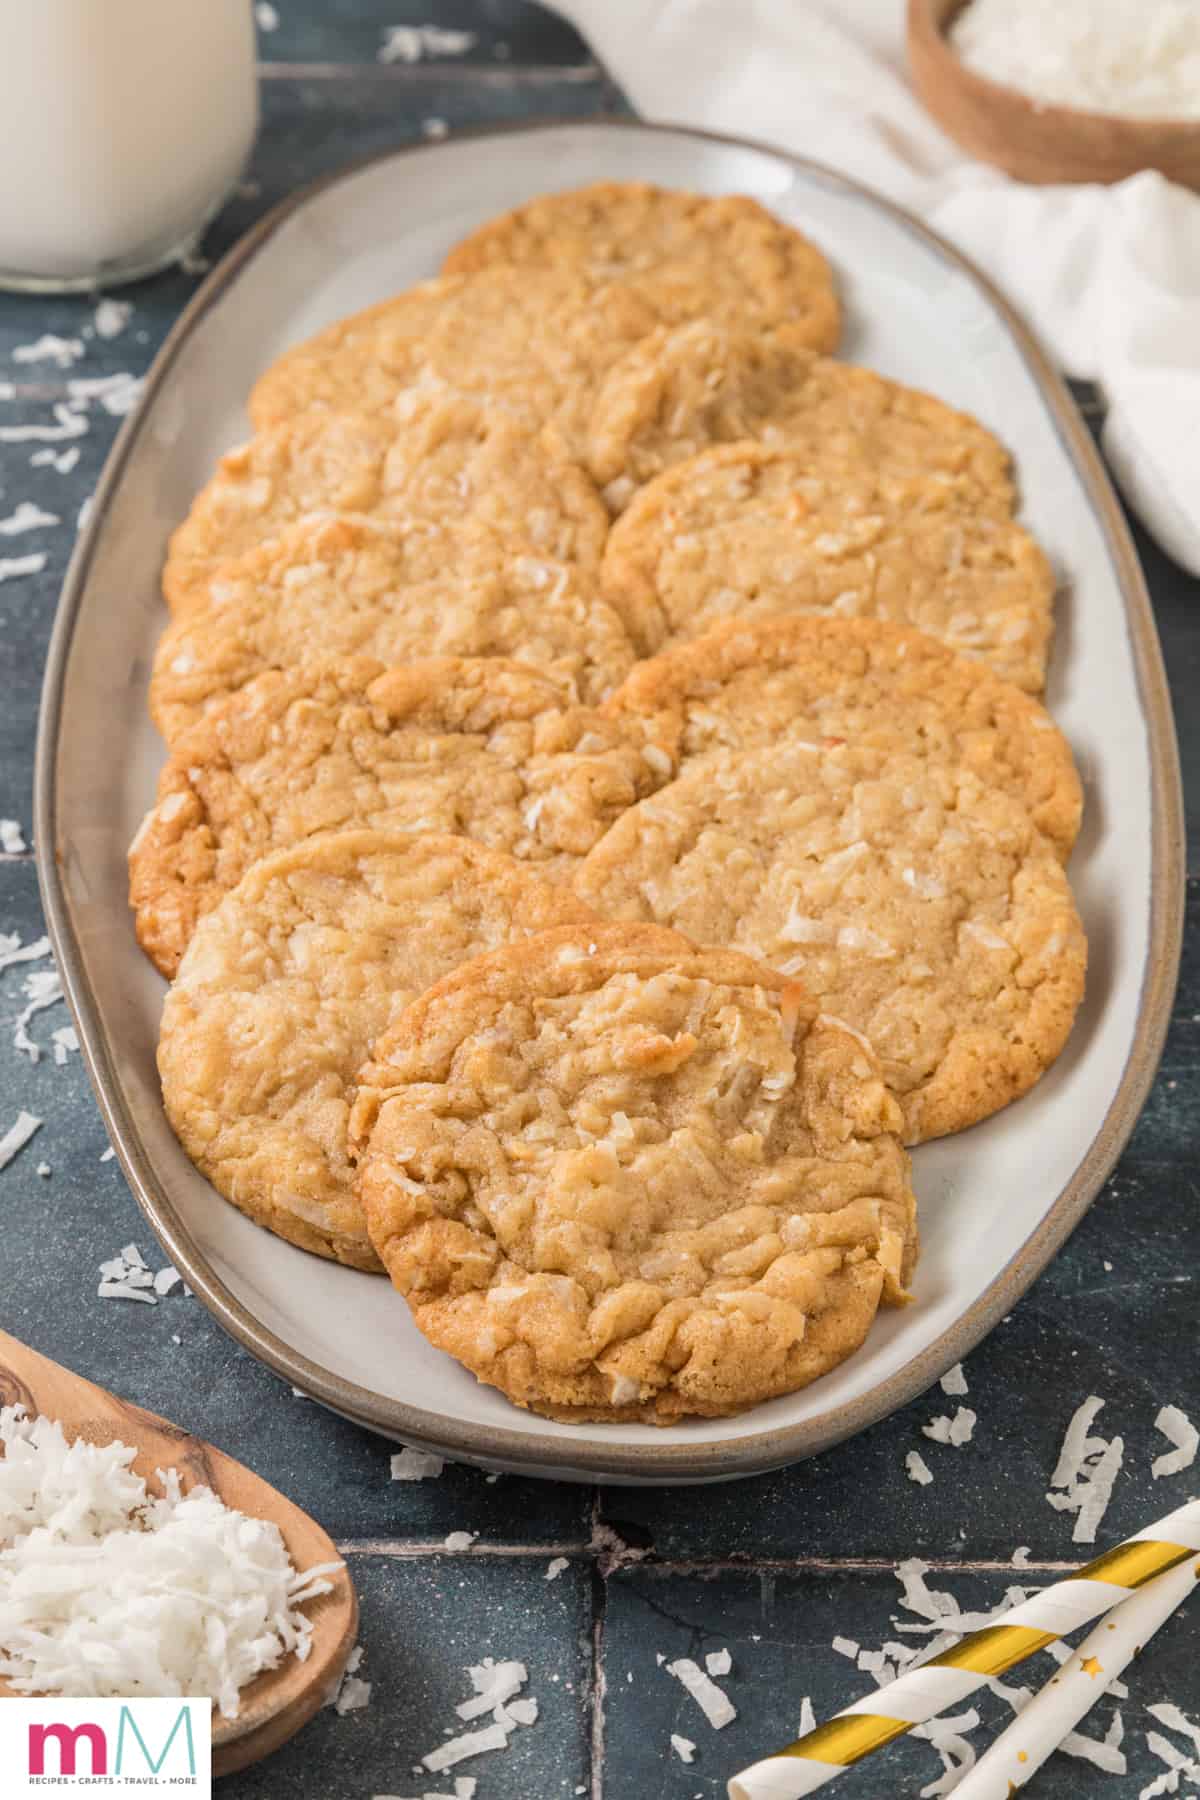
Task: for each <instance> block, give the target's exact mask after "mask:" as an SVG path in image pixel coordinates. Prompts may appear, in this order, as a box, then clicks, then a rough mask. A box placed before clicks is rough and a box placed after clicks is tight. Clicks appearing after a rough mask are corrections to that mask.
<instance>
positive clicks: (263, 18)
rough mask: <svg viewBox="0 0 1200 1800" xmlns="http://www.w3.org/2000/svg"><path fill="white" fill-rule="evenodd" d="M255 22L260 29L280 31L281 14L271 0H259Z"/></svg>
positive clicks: (255, 10) (255, 9) (255, 11)
mask: <svg viewBox="0 0 1200 1800" xmlns="http://www.w3.org/2000/svg"><path fill="white" fill-rule="evenodd" d="M254 22H255V24H256V25H257V26H258V29H259V30H260V31H278V30H279V14H278V13H277V12H276V11H275V8H274V7H273V6H272V5H271V4H270V0H258V4H257V6H256V7H255V8H254Z"/></svg>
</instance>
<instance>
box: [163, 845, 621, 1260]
mask: <svg viewBox="0 0 1200 1800" xmlns="http://www.w3.org/2000/svg"><path fill="white" fill-rule="evenodd" d="M587 916H588V915H587V910H586V908H584V907H583V906H582V905H581V903H580V902H579V901H577V900H574V899H573V898H572V897H571V896H570V895H569V894H567V893H565V892H564V891H563V890H561V889H556V888H551V887H547V886H545V885H544V884H543V883H542V882H540V881H539V880H538V879H537V877H536V875H535V874H534V873H533V872H532V871H531V870H529V869H525V868H523V867H522V866H521V865H520V864H519V863H514V862H512V861H510V860H509V858H508V857H506V856H501V855H499V854H497V853H496V852H495V851H491V850H486V849H484V848H483V847H482V846H481V845H478V844H468V843H465V842H463V841H462V840H461V839H457V838H444V837H435V836H421V837H418V836H405V835H404V834H403V833H401V832H391V833H389V832H378V831H352V832H344V833H338V834H336V835H332V836H326V837H320V838H313V839H310V840H309V841H308V842H306V843H303V844H300V845H297V846H296V847H294V848H293V849H291V850H285V851H283V852H281V853H280V854H278V855H276V856H272V857H268V858H267V859H265V860H264V861H262V862H260V863H257V864H256V865H255V866H254V868H253V869H251V870H250V872H249V874H248V875H247V876H246V877H245V879H244V880H243V881H242V882H241V883H240V884H239V885H238V887H236V888H235V889H234V891H233V892H232V893H231V894H228V895H226V897H225V900H224V901H223V903H222V904H221V905H220V906H219V907H218V908H217V909H216V911H215V912H211V913H209V915H208V917H207V918H206V919H205V920H204V921H203V922H202V924H201V926H200V929H199V930H198V931H197V933H196V936H195V938H194V940H193V942H192V946H191V949H190V950H189V952H188V954H187V956H185V957H184V959H183V963H182V966H181V967H180V971H179V977H178V980H177V981H176V982H175V985H174V986H173V987H172V988H171V990H170V992H169V993H168V995H167V997H166V1002H165V1005H164V1007H163V1018H162V1032H161V1036H160V1040H159V1050H158V1066H159V1073H160V1074H161V1076H162V1085H163V1100H164V1103H165V1105H166V1109H167V1116H168V1117H169V1119H170V1121H171V1125H172V1127H173V1128H174V1130H175V1133H176V1135H177V1137H178V1138H179V1141H180V1143H181V1144H182V1145H183V1147H184V1149H185V1150H186V1151H187V1153H188V1155H189V1156H190V1157H191V1159H192V1161H193V1162H194V1163H195V1164H196V1167H197V1168H198V1169H200V1170H201V1171H202V1173H203V1174H205V1175H207V1177H208V1179H209V1180H210V1181H211V1182H212V1184H213V1186H214V1187H216V1188H217V1189H218V1190H219V1192H220V1193H222V1194H224V1196H225V1198H226V1199H227V1200H231V1201H232V1202H233V1204H234V1205H235V1206H237V1207H240V1209H241V1210H242V1212H244V1213H248V1214H249V1215H250V1217H251V1218H252V1219H254V1220H256V1221H257V1222H258V1224H260V1225H266V1226H268V1227H269V1229H270V1230H272V1231H274V1232H276V1233H277V1234H278V1236H280V1237H284V1238H287V1239H289V1240H290V1241H291V1242H292V1243H293V1244H299V1245H301V1246H302V1248H304V1249H305V1250H315V1251H316V1252H317V1253H318V1255H321V1256H328V1257H332V1258H333V1259H334V1260H335V1261H337V1262H343V1263H350V1264H352V1265H353V1266H354V1267H355V1268H359V1269H378V1268H379V1263H378V1260H377V1259H376V1257H375V1254H374V1252H373V1251H372V1249H371V1245H370V1243H369V1241H368V1238H367V1234H366V1229H365V1225H364V1222H363V1217H362V1212H361V1209H360V1207H359V1204H358V1201H357V1200H356V1198H355V1195H354V1188H353V1165H352V1161H351V1157H350V1151H349V1146H348V1142H347V1123H348V1120H349V1115H350V1106H351V1101H352V1098H353V1093H354V1081H355V1076H356V1074H357V1071H358V1068H359V1066H360V1064H361V1063H362V1062H363V1061H364V1060H365V1058H366V1055H367V1052H368V1050H369V1048H370V1045H371V1044H372V1043H373V1041H374V1040H375V1038H377V1037H379V1036H380V1035H381V1034H382V1033H384V1032H386V1031H387V1030H388V1028H389V1026H390V1025H391V1024H392V1023H393V1021H394V1020H395V1019H396V1018H397V1017H398V1015H399V1013H400V1012H401V1011H402V1009H403V1007H404V1006H405V1004H406V1002H407V1001H409V1000H410V999H413V998H414V997H415V996H416V995H418V994H420V993H421V992H422V991H423V990H424V989H425V988H426V987H428V986H429V985H430V984H431V983H432V982H434V981H436V980H438V979H439V978H440V977H441V976H443V975H446V974H448V973H449V971H450V970H452V969H454V968H456V967H457V965H458V964H459V963H460V962H464V961H466V960H467V959H468V958H470V957H473V956H475V955H477V954H478V953H479V952H481V951H484V950H489V949H494V948H497V947H499V946H500V945H503V944H508V943H511V942H512V941H513V940H514V939H516V938H522V937H526V936H528V935H530V934H532V933H534V932H540V931H544V930H546V929H548V928H550V927H551V926H555V925H563V924H568V923H572V922H575V921H578V920H580V919H585V918H586V917H587Z"/></svg>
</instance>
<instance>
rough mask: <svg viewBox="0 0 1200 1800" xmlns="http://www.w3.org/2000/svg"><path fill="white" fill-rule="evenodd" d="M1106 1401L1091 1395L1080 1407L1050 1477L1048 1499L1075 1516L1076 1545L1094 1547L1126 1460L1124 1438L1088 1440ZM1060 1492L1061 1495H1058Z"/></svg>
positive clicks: (1095, 1438) (1072, 1534)
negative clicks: (1097, 1532) (1057, 1490)
mask: <svg viewBox="0 0 1200 1800" xmlns="http://www.w3.org/2000/svg"><path fill="white" fill-rule="evenodd" d="M1103 1405H1104V1401H1103V1400H1101V1399H1100V1397H1099V1396H1098V1395H1096V1394H1089V1396H1088V1398H1087V1399H1086V1400H1085V1401H1084V1402H1083V1404H1082V1406H1080V1407H1077V1408H1076V1410H1075V1413H1074V1414H1073V1416H1072V1418H1071V1422H1070V1424H1069V1425H1068V1426H1067V1429H1066V1433H1065V1435H1064V1437H1063V1445H1062V1450H1061V1451H1060V1452H1059V1458H1058V1463H1057V1465H1056V1466H1055V1470H1054V1474H1053V1475H1052V1476H1051V1478H1050V1489H1051V1491H1050V1492H1049V1493H1047V1495H1046V1498H1047V1500H1048V1501H1049V1502H1050V1504H1051V1506H1053V1507H1055V1508H1056V1509H1057V1510H1058V1511H1059V1512H1073V1513H1074V1514H1075V1515H1076V1518H1075V1527H1074V1530H1073V1531H1072V1533H1071V1537H1072V1540H1073V1542H1074V1543H1076V1544H1094V1543H1095V1541H1096V1531H1097V1528H1098V1526H1099V1524H1100V1522H1101V1520H1102V1519H1103V1517H1104V1514H1105V1512H1106V1511H1107V1510H1108V1503H1109V1500H1110V1499H1111V1498H1112V1491H1113V1487H1114V1485H1115V1483H1116V1479H1117V1476H1118V1474H1119V1473H1120V1470H1121V1463H1122V1461H1123V1460H1124V1455H1125V1445H1124V1442H1123V1440H1122V1439H1121V1438H1119V1437H1115V1438H1112V1439H1111V1440H1107V1439H1105V1438H1101V1437H1089V1435H1088V1432H1089V1429H1090V1427H1091V1424H1092V1421H1093V1420H1094V1419H1095V1418H1096V1415H1097V1414H1098V1413H1099V1412H1100V1410H1101V1408H1102V1407H1103ZM1055 1489H1061V1490H1063V1491H1062V1492H1055V1491H1054V1490H1055Z"/></svg>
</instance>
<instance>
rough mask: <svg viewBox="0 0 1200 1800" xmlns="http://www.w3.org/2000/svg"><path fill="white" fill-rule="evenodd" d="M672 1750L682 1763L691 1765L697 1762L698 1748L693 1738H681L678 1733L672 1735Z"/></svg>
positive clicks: (674, 1732)
mask: <svg viewBox="0 0 1200 1800" xmlns="http://www.w3.org/2000/svg"><path fill="white" fill-rule="evenodd" d="M671 1748H672V1750H673V1751H674V1752H675V1754H676V1756H677V1757H678V1758H679V1760H680V1762H685V1763H690V1762H695V1760H696V1746H695V1744H693V1742H692V1740H691V1738H685V1737H680V1735H679V1733H678V1732H677V1731H673V1732H672V1733H671Z"/></svg>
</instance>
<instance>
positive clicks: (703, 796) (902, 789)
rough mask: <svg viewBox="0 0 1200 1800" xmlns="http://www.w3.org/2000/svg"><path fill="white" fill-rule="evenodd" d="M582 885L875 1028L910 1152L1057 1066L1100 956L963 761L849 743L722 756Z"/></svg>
mask: <svg viewBox="0 0 1200 1800" xmlns="http://www.w3.org/2000/svg"><path fill="white" fill-rule="evenodd" d="M573 886H574V888H575V891H576V893H578V894H579V895H581V897H582V898H583V899H585V900H586V901H587V902H588V903H589V905H591V906H594V907H595V908H596V910H597V912H600V913H603V914H604V915H606V916H607V917H610V918H625V919H653V920H655V921H657V922H659V923H661V924H664V925H670V926H672V927H674V928H676V929H678V930H679V931H682V932H686V933H687V935H688V936H689V937H691V938H693V939H697V940H699V941H700V942H703V943H724V944H732V945H735V946H737V947H738V948H739V949H744V950H748V951H750V952H751V953H753V954H754V955H756V956H760V957H761V958H762V959H763V961H764V962H766V963H769V964H770V965H771V966H772V967H773V968H776V969H780V970H781V971H782V972H783V973H784V974H787V975H794V976H796V978H797V979H799V980H802V981H803V982H804V983H805V985H806V986H807V987H808V988H809V989H810V990H811V991H812V992H813V993H815V994H816V995H817V997H818V999H819V1000H820V1002H821V1005H822V1006H823V1007H824V1008H825V1009H826V1010H827V1011H828V1012H830V1013H832V1014H834V1015H835V1016H836V1017H838V1018H840V1019H843V1020H845V1021H846V1023H847V1025H848V1026H851V1027H853V1028H854V1029H855V1030H857V1031H860V1032H862V1033H863V1034H864V1036H865V1038H866V1039H868V1040H869V1041H870V1043H871V1045H872V1047H873V1049H874V1050H875V1052H876V1054H877V1055H878V1057H879V1059H880V1062H881V1064H882V1066H883V1072H884V1077H885V1079H886V1080H887V1082H888V1085H889V1087H890V1088H891V1090H892V1091H893V1093H894V1094H895V1095H896V1097H897V1099H898V1100H899V1102H900V1105H901V1107H902V1109H903V1112H904V1134H905V1139H906V1141H907V1142H908V1143H919V1142H921V1141H922V1140H924V1139H926V1138H931V1137H940V1136H941V1135H942V1134H943V1133H946V1132H950V1131H959V1130H962V1129H963V1128H964V1127H965V1126H968V1125H972V1124H974V1123H975V1122H976V1121H977V1120H979V1119H983V1118H986V1117H987V1116H988V1115H989V1114H990V1113H993V1112H995V1111H997V1110H998V1109H999V1108H1000V1107H1002V1106H1005V1105H1007V1104H1008V1102H1009V1101H1011V1100H1015V1099H1016V1098H1017V1097H1018V1096H1019V1095H1021V1094H1023V1093H1024V1092H1025V1091H1026V1090H1027V1089H1028V1088H1030V1087H1031V1086H1032V1085H1033V1084H1034V1082H1035V1081H1037V1080H1038V1079H1039V1077H1040V1076H1041V1075H1042V1074H1043V1073H1044V1072H1045V1070H1046V1069H1047V1068H1048V1067H1049V1066H1050V1064H1051V1063H1052V1062H1053V1061H1054V1059H1055V1057H1056V1056H1057V1055H1058V1054H1059V1052H1060V1050H1061V1049H1062V1047H1063V1045H1064V1044H1065V1042H1066V1039H1067V1036H1068V1033H1069V1032H1070V1029H1071V1024H1072V1021H1073V1019H1074V1017H1075V1012H1076V1009H1077V1008H1078V1006H1079V1003H1080V1000H1081V999H1082V996H1083V985H1084V973H1085V968H1086V962H1087V947H1086V942H1085V939H1084V934H1083V927H1082V925H1081V923H1080V919H1079V914H1078V911H1077V910H1076V907H1075V903H1074V900H1073V899H1072V896H1071V890H1070V888H1069V886H1068V885H1067V879H1066V875H1065V874H1064V872H1063V868H1062V865H1061V863H1060V862H1059V860H1058V857H1057V856H1056V855H1055V853H1054V850H1053V848H1052V847H1051V845H1050V844H1049V843H1048V842H1047V840H1046V839H1044V838H1043V837H1042V836H1041V834H1040V832H1038V831H1037V830H1036V829H1035V828H1034V826H1033V824H1032V822H1031V820H1030V818H1029V815H1028V814H1027V813H1026V811H1025V809H1024V808H1023V807H1021V806H1020V805H1018V804H1017V803H1016V802H1015V801H1013V800H1012V799H1010V798H1009V797H1008V796H1007V795H1005V794H1003V793H1001V792H999V791H998V790H997V789H995V788H987V787H984V786H982V785H981V784H980V783H979V782H978V781H977V780H976V779H975V778H974V777H972V776H970V775H968V774H966V773H965V772H964V771H962V770H956V769H954V768H953V767H949V766H943V765H939V764H936V763H932V764H931V763H927V762H923V761H921V760H920V759H917V758H911V757H905V756H904V755H902V754H900V753H897V752H889V751H880V750H866V749H862V748H860V747H855V746H853V745H843V746H840V747H835V748H829V749H823V748H821V747H818V746H810V745H799V744H795V743H792V744H786V745H782V746H778V747H774V748H772V749H769V750H751V751H728V750H716V751H713V752H712V753H711V755H709V756H707V757H702V758H699V759H698V760H697V761H695V762H694V763H692V764H691V765H690V767H689V768H688V769H687V770H685V772H684V774H683V775H682V776H681V777H680V778H679V780H678V781H675V782H672V783H671V784H670V785H669V786H668V787H665V788H663V789H662V790H661V792H660V793H658V794H656V795H654V796H653V797H652V798H651V799H649V800H646V801H644V802H642V803H641V804H640V805H639V806H637V807H634V808H633V809H632V810H631V811H629V812H628V813H626V814H625V815H624V816H623V817H622V818H621V819H619V820H618V821H617V823H616V824H615V825H614V827H613V828H612V830H610V831H609V832H608V834H607V836H606V837H604V838H603V839H602V840H601V842H600V843H599V844H598V845H597V847H596V849H595V850H594V851H592V852H591V854H590V855H589V856H588V857H587V859H586V860H585V861H584V863H583V864H582V866H581V867H580V869H579V870H578V872H577V874H576V876H575V878H574V880H573Z"/></svg>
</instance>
